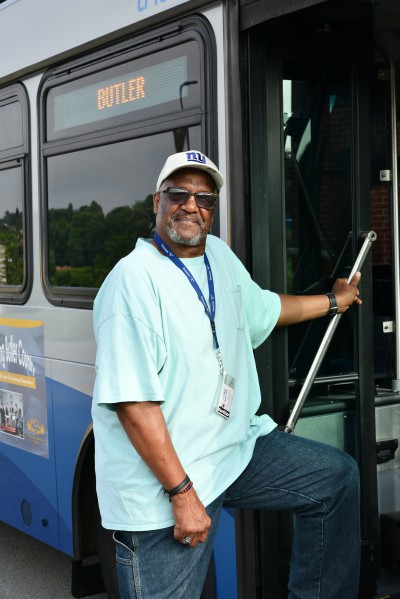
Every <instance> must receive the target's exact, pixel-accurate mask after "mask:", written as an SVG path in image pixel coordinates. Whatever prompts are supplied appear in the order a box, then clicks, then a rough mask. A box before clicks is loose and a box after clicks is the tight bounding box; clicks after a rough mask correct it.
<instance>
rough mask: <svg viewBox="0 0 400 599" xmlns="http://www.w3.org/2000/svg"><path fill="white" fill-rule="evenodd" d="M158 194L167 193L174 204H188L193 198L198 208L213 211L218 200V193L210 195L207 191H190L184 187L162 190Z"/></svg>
mask: <svg viewBox="0 0 400 599" xmlns="http://www.w3.org/2000/svg"><path fill="white" fill-rule="evenodd" d="M158 193H165V194H166V195H167V196H168V199H169V201H170V202H172V204H180V205H181V206H183V204H186V202H188V201H189V199H190V198H191V197H192V196H193V197H194V199H195V201H196V206H197V207H198V208H205V209H206V210H211V209H212V208H214V206H215V202H216V201H217V200H218V194H217V193H208V192H207V191H197V192H194V191H189V190H188V189H184V188H183V187H167V189H160V190H159V192H158Z"/></svg>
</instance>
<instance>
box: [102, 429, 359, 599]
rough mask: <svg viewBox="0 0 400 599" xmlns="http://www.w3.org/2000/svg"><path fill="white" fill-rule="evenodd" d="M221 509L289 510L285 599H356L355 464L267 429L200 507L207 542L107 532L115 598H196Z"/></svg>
mask: <svg viewBox="0 0 400 599" xmlns="http://www.w3.org/2000/svg"><path fill="white" fill-rule="evenodd" d="M223 506H225V507H233V508H253V509H260V510H263V509H273V510H290V511H291V512H292V513H293V514H294V516H295V518H294V520H295V525H294V539H293V546H292V558H291V564H290V576H289V598H290V599H355V598H356V597H357V592H358V577H359V559H360V525H359V476H358V468H357V465H356V463H355V462H354V460H353V459H352V458H351V457H350V456H349V455H347V454H345V453H343V452H342V451H340V450H337V449H335V448H333V447H330V446H328V445H324V444H321V443H316V442H314V441H310V440H307V439H303V438H301V437H297V436H295V435H290V434H286V433H282V432H280V431H278V430H274V431H273V432H272V433H270V434H268V435H266V436H265V437H260V438H259V439H258V440H257V442H256V446H255V449H254V454H253V457H252V459H251V461H250V463H249V465H248V466H247V468H246V469H245V470H244V472H243V473H242V474H241V475H240V476H239V478H238V479H237V480H236V481H235V482H234V483H233V484H232V485H231V486H230V487H229V488H228V489H227V490H226V491H225V492H224V493H223V494H222V495H221V496H220V497H218V498H217V499H216V500H215V501H213V503H211V504H210V505H209V506H208V507H207V512H208V514H209V516H210V517H211V519H212V526H211V529H210V532H209V537H208V539H207V542H206V543H204V544H201V543H199V544H198V545H197V546H196V547H193V548H189V547H186V546H185V545H182V544H181V543H179V542H177V541H175V540H174V538H173V528H172V527H171V528H166V529H162V530H155V531H144V532H132V531H117V532H116V533H114V538H115V542H116V556H117V573H118V580H119V586H120V593H121V599H183V598H185V599H198V598H199V597H200V595H201V592H202V588H203V584H204V580H205V576H206V573H207V568H208V563H209V560H210V557H211V553H212V543H213V539H214V536H215V532H216V528H217V525H218V518H219V515H220V512H221V508H222V507H223ZM224 599H226V598H224ZM249 599H250V598H249Z"/></svg>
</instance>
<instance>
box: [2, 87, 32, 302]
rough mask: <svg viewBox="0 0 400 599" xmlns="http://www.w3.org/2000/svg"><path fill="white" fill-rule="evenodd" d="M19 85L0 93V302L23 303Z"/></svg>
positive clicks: (23, 159)
mask: <svg viewBox="0 0 400 599" xmlns="http://www.w3.org/2000/svg"><path fill="white" fill-rule="evenodd" d="M27 114H28V112H27V104H26V98H25V93H24V90H23V88H22V86H19V85H13V86H11V87H9V88H5V89H3V90H2V91H1V93H0V199H1V202H0V205H1V209H0V302H8V301H10V298H12V300H13V302H16V303H23V302H24V301H25V300H26V296H27V293H28V288H27V275H28V273H27V264H28V259H27V254H28V252H27V247H26V245H27V237H29V235H28V236H27V231H28V229H29V227H28V222H29V218H28V216H29V213H28V210H26V205H27V196H28V194H27V189H26V188H27V180H28V173H27V169H28V160H27V157H28V156H29V152H28V136H27V118H28V117H27Z"/></svg>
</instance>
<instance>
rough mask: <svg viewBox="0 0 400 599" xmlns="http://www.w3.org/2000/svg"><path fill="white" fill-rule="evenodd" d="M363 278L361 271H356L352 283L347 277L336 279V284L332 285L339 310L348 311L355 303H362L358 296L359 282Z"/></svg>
mask: <svg viewBox="0 0 400 599" xmlns="http://www.w3.org/2000/svg"><path fill="white" fill-rule="evenodd" d="M360 279H361V273H360V272H356V273H355V275H354V276H353V278H352V279H351V281H350V283H348V282H347V279H336V281H335V284H334V285H333V287H332V293H334V295H335V297H336V301H337V305H338V312H340V313H343V312H346V310H348V309H349V308H350V306H351V305H352V304H353V303H355V304H362V301H361V299H360V298H359V297H358V295H359V291H358V284H359V282H360Z"/></svg>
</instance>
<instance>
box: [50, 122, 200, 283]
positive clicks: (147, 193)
mask: <svg viewBox="0 0 400 599" xmlns="http://www.w3.org/2000/svg"><path fill="white" fill-rule="evenodd" d="M177 140H179V144H180V147H181V148H182V150H180V151H183V150H185V149H189V146H191V147H200V145H201V138H200V127H192V128H184V129H180V130H176V131H173V132H168V133H162V134H158V135H156V136H149V137H144V138H139V139H135V140H128V141H123V142H119V143H115V144H109V145H106V146H99V147H95V148H89V149H85V150H80V151H76V152H71V153H69V154H63V155H60V156H52V157H49V158H48V160H47V174H48V265H49V279H50V283H51V285H53V286H57V287H87V288H97V287H99V286H100V285H101V283H102V282H103V280H104V278H105V277H106V276H107V274H108V272H109V271H110V270H111V268H112V267H113V266H114V265H115V264H116V262H118V260H120V259H121V258H122V257H123V256H126V255H127V254H128V253H129V252H131V251H132V249H133V248H134V247H135V244H136V241H137V239H138V237H141V236H144V235H146V234H148V233H149V230H151V227H152V223H153V221H154V214H153V193H154V192H155V191H156V190H155V187H154V186H155V181H156V180H157V175H158V172H159V171H160V167H161V166H162V163H163V160H164V158H165V156H168V155H169V154H172V153H174V152H176V151H177V150H176V147H177ZM138 173H140V176H138Z"/></svg>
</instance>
